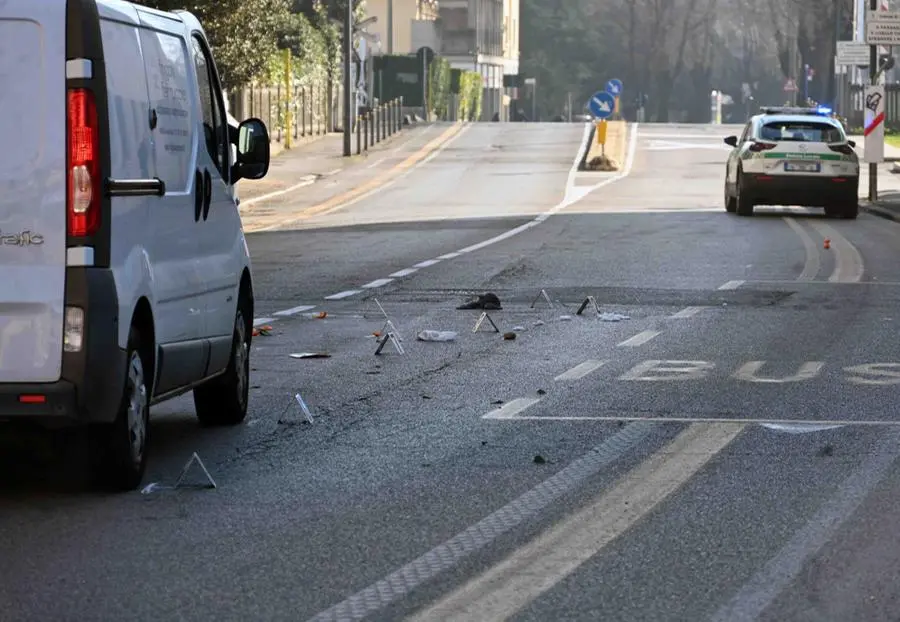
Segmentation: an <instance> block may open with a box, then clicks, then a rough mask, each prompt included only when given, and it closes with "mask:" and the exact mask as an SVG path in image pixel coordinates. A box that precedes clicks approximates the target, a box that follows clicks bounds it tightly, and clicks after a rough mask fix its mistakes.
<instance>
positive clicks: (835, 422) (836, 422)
mask: <svg viewBox="0 0 900 622" xmlns="http://www.w3.org/2000/svg"><path fill="white" fill-rule="evenodd" d="M505 421H594V422H597V421H599V422H606V421H616V422H618V421H627V422H632V421H647V422H652V423H746V424H747V425H751V424H753V425H779V426H786V425H797V426H831V427H847V426H858V425H861V426H868V427H886V428H893V427H898V426H900V421H891V420H888V419H882V420H878V419H875V420H872V419H863V420H853V421H850V420H847V419H757V418H754V417H748V418H746V419H741V418H738V417H694V416H685V417H653V416H648V415H641V416H636V415H631V416H629V415H617V416H612V415H559V416H556V415H546V416H544V415H519V416H515V417H507V418H506V419H505Z"/></svg>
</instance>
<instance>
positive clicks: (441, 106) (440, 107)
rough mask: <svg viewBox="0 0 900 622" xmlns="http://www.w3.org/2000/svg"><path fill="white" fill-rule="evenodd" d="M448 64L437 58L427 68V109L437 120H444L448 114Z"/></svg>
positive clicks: (445, 60)
mask: <svg viewBox="0 0 900 622" xmlns="http://www.w3.org/2000/svg"><path fill="white" fill-rule="evenodd" d="M450 73H451V70H450V63H449V61H447V59H445V58H440V57H437V58H435V59H434V60H433V61H431V66H430V67H429V68H428V109H429V110H430V111H431V112H433V113H434V114H435V115H437V118H438V119H446V118H447V116H448V114H449V112H450Z"/></svg>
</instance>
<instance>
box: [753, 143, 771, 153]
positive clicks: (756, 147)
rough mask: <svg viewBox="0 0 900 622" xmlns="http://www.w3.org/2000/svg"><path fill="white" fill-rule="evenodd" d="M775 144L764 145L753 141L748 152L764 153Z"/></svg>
mask: <svg viewBox="0 0 900 622" xmlns="http://www.w3.org/2000/svg"><path fill="white" fill-rule="evenodd" d="M774 148H775V143H764V142H760V141H755V142H754V143H753V144H752V145H750V151H755V152H759V151H766V150H768V149H774Z"/></svg>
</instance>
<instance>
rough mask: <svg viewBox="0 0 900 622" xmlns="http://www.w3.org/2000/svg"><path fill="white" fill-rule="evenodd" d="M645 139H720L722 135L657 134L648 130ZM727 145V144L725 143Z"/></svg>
mask: <svg viewBox="0 0 900 622" xmlns="http://www.w3.org/2000/svg"><path fill="white" fill-rule="evenodd" d="M644 138H645V139H646V140H651V139H653V138H683V139H691V140H700V139H704V140H718V141H722V140H723V138H724V137H723V136H718V135H716V134H657V133H656V132H653V131H650V132H648V133H647V135H646V136H645V137H644ZM722 144H723V145H725V143H724V142H723V143H722ZM726 146H727V145H726Z"/></svg>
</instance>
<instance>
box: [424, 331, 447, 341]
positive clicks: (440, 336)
mask: <svg viewBox="0 0 900 622" xmlns="http://www.w3.org/2000/svg"><path fill="white" fill-rule="evenodd" d="M456 337H457V333H455V332H453V331H452V330H423V331H420V332H419V334H418V335H416V339H418V340H419V341H455V340H456Z"/></svg>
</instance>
